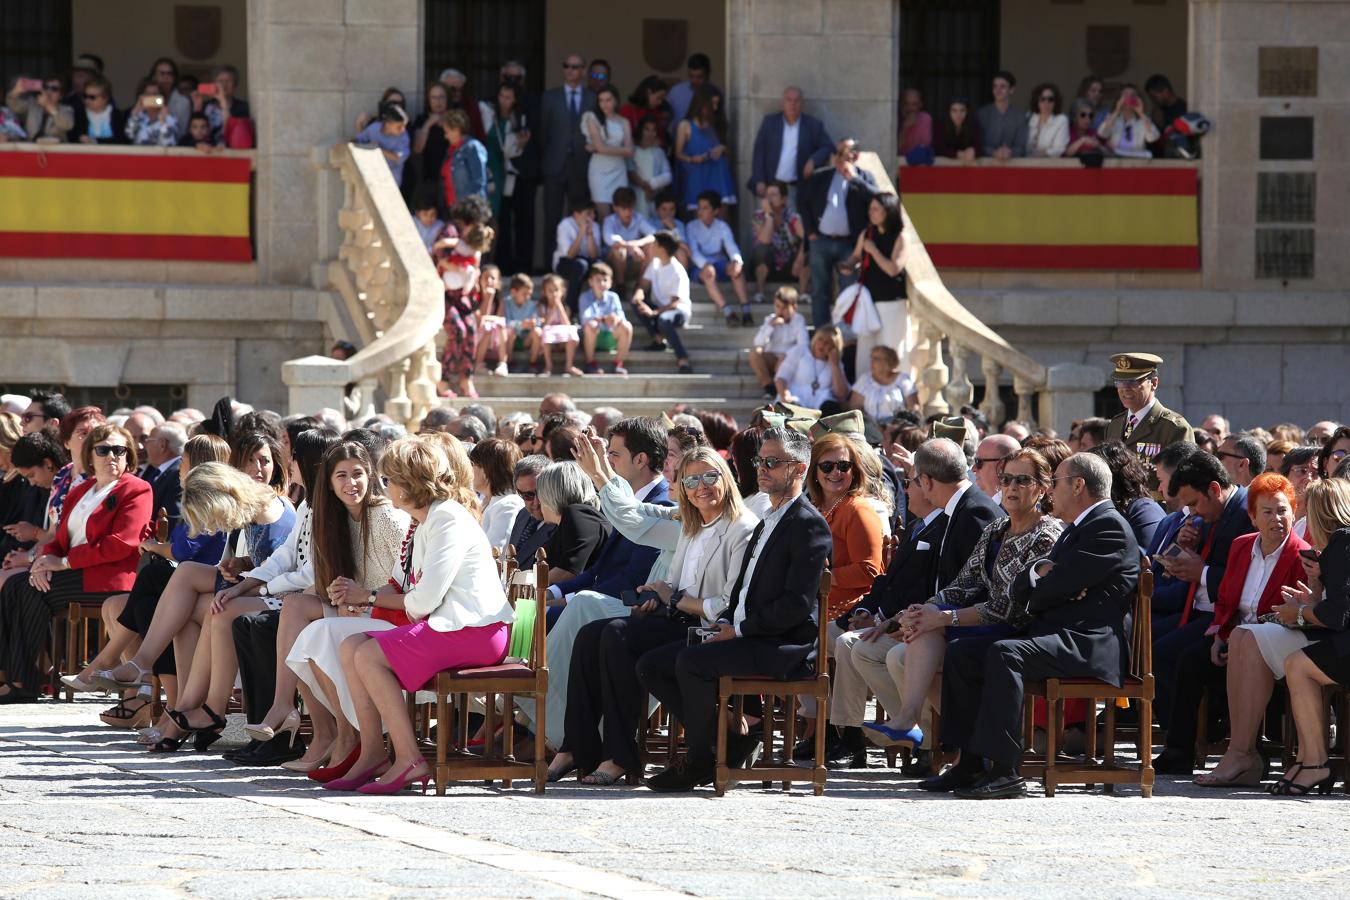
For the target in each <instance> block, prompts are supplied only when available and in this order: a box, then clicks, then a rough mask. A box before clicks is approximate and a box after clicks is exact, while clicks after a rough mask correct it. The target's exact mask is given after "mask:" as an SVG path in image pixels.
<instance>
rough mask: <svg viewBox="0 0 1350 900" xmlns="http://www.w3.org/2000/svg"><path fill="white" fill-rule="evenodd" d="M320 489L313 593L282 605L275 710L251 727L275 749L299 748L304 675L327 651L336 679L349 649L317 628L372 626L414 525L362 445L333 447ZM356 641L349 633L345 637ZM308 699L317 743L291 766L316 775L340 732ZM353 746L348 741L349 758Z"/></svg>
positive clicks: (326, 459)
mask: <svg viewBox="0 0 1350 900" xmlns="http://www.w3.org/2000/svg"><path fill="white" fill-rule="evenodd" d="M316 482H317V483H316V485H315V490H316V496H315V497H314V501H315V502H314V511H313V526H312V528H313V531H312V538H311V544H310V546H311V548H312V558H313V561H312V570H311V571H312V572H313V576H314V577H313V579H312V580H313V587H312V588H309V587H308V586H307V588H306V591H305V592H303V593H301V592H297V593H290V594H287V595H286V596H285V598H284V599H283V601H282V604H281V620H280V624H279V626H278V629H277V672H276V693H275V695H274V697H273V700H272V708H271V709H270V710H269V711H268V712H267V714H266V715H265V716H264V717H263V719H262V721H261V722H259V723H257V724H249V725H245V726H244V730H245V731H246V732H247V733H248V735H249V737H251V738H253V739H254V740H257V741H270V740H272V739H273V738H275V737H276V736H277V735H278V734H280V733H284V732H289V733H290V737H291V745H292V746H294V744H295V740H296V736H297V735H298V733H299V728H300V713H299V712H298V711H297V710H296V709H295V707H294V698H295V691H296V687H297V671H298V669H299V667H300V665H302V664H304V663H308V662H309V661H310V660H311V659H313V658H314V656H315V654H316V653H319V652H320V651H322V650H324V649H326V650H327V652H328V654H329V656H328V657H327V659H328V662H329V665H330V668H331V669H332V670H333V671H336V670H337V668H336V663H337V647H338V644H339V643H341V638H339V639H338V640H336V641H334V640H331V639H326V638H328V636H327V635H325V634H324V632H323V629H322V628H321V627H315V628H311V627H310V626H311V623H314V625H315V626H319V622H318V620H320V619H323V620H324V622H325V623H326V622H328V621H329V620H328V619H326V618H325V617H326V616H333V617H334V618H333V619H332V621H333V622H338V621H340V620H339V619H338V618H336V617H338V616H341V617H356V616H358V614H359V616H360V617H361V618H362V619H363V622H368V621H369V616H370V612H371V607H372V606H373V596H374V594H375V591H376V590H377V589H378V588H380V587H383V586H384V585H385V584H387V583H388V580H389V577H390V575H391V573H393V572H394V571H395V568H396V566H397V563H398V551H399V547H400V546H401V545H402V543H403V539H404V536H405V535H406V534H407V531H408V517H407V516H406V515H405V514H403V513H401V512H399V511H398V510H396V509H394V508H393V507H391V506H390V505H389V502H388V500H386V499H385V497H384V495H383V492H382V491H381V489H380V486H379V481H378V476H377V475H376V473H375V467H374V465H373V464H372V463H371V460H370V454H369V453H367V452H366V450H365V448H363V447H362V446H361V445H360V444H356V443H352V442H347V443H342V444H338V445H336V446H334V447H332V448H331V449H330V450H329V451H328V452H327V453H326V454H325V455H324V458H323V463H322V466H321V471H320V474H319V477H318V479H316ZM310 590H312V591H314V592H315V593H310V592H309V591H310ZM316 593H317V594H318V596H316ZM351 633H352V632H351V631H350V630H348V631H346V632H345V633H343V635H342V637H346V636H347V635H348V634H351ZM303 635H309V636H310V637H309V638H308V639H307V640H306V642H305V643H304V644H302V643H301V640H300V638H301V637H302V636H303ZM293 661H294V662H293ZM300 692H301V694H302V695H303V696H304V699H305V701H306V708H307V709H309V710H310V718H311V721H312V722H313V726H314V738H313V741H312V743H311V744H310V745H309V748H308V751H307V753H306V754H305V756H304V757H301V759H299V760H295V761H293V762H290V763H284V764H283V765H284V766H285V767H286V768H289V769H294V770H295V771H300V772H308V771H310V770H311V769H316V768H318V767H319V766H320V765H322V764H323V763H324V762H325V761H326V760H327V759H328V750H329V749H330V748H331V747H332V745H333V742H334V738H335V730H336V727H337V725H336V723H335V722H334V720H333V717H332V715H330V714H328V712H327V709H326V708H325V707H323V706H316V705H315V702H314V701H315V700H316V697H315V695H314V694H313V693H312V692H310V691H309V689H308V688H307V687H304V686H301V687H300ZM351 745H352V742H351V741H348V744H347V749H348V750H350V748H351Z"/></svg>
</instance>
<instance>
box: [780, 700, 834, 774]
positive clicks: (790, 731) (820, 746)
mask: <svg viewBox="0 0 1350 900" xmlns="http://www.w3.org/2000/svg"><path fill="white" fill-rule="evenodd" d="M796 746H797V699H796V698H795V697H793V696H791V695H784V696H783V759H784V762H783V765H785V766H787V765H791V764H792V762H791V760H792V751H793V749H795V748H796ZM824 752H825V732H824V731H820V732H819V733H817V734H816V753H815V756H814V757H813V759H819V758H822V757H823V755H824ZM813 765H814V762H813ZM791 787H792V782H790V781H785V782H783V790H784V791H785V792H786V791H788V790H790V789H791Z"/></svg>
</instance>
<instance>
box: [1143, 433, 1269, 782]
mask: <svg viewBox="0 0 1350 900" xmlns="http://www.w3.org/2000/svg"><path fill="white" fill-rule="evenodd" d="M1167 493H1168V495H1169V496H1171V497H1175V498H1176V499H1177V501H1178V502H1179V503H1181V504H1183V505H1184V506H1187V507H1189V508H1190V510H1191V512H1192V513H1194V514H1195V515H1198V516H1200V518H1201V519H1203V520H1204V523H1205V530H1206V532H1207V534H1205V535H1204V536H1203V537H1202V536H1201V534H1200V530H1199V529H1198V528H1196V527H1195V526H1193V525H1190V524H1187V525H1184V526H1182V528H1181V530H1180V531H1179V532H1178V533H1177V537H1176V542H1177V544H1179V545H1180V546H1181V547H1183V548H1184V551H1183V552H1182V554H1181V555H1179V556H1175V557H1172V558H1170V559H1169V558H1163V557H1159V560H1158V562H1159V563H1160V564H1161V565H1162V567H1163V568H1164V569H1165V570H1166V571H1167V574H1169V575H1171V576H1172V577H1173V578H1176V579H1178V580H1180V581H1182V582H1185V583H1186V600H1185V605H1184V606H1183V607H1182V610H1181V618H1180V621H1179V622H1178V623H1177V626H1176V628H1175V629H1173V630H1172V631H1170V632H1168V633H1167V634H1164V635H1161V636H1160V637H1158V638H1157V639H1156V640H1155V641H1154V642H1153V675H1154V678H1155V679H1156V684H1157V692H1156V694H1155V697H1154V701H1153V702H1154V706H1153V708H1154V709H1155V710H1157V713H1158V724H1159V725H1161V726H1162V727H1163V728H1167V727H1169V725H1170V724H1171V721H1172V707H1173V698H1174V696H1175V692H1176V685H1177V671H1178V661H1179V660H1180V659H1181V657H1182V655H1183V654H1184V653H1185V652H1186V650H1187V648H1189V647H1190V646H1191V645H1192V644H1195V643H1197V642H1202V643H1205V644H1208V643H1210V639H1209V638H1208V637H1207V636H1206V635H1205V631H1206V630H1207V629H1208V628H1209V626H1210V623H1211V622H1213V621H1214V600H1215V598H1217V597H1218V596H1219V584H1220V582H1222V581H1223V574H1224V572H1225V570H1226V569H1227V568H1228V551H1229V549H1230V548H1231V547H1232V544H1233V539H1234V538H1237V537H1240V536H1241V535H1244V534H1250V533H1251V532H1253V531H1255V530H1256V528H1255V526H1254V525H1252V520H1251V516H1249V515H1248V514H1247V489H1246V488H1245V487H1238V486H1237V485H1235V484H1233V482H1232V481H1230V480H1229V477H1228V471H1227V470H1226V469H1225V468H1224V467H1223V463H1221V462H1219V460H1218V459H1216V458H1215V457H1213V456H1211V455H1209V454H1208V453H1205V452H1204V451H1202V450H1197V451H1196V452H1195V453H1193V454H1191V455H1190V456H1188V457H1187V458H1186V459H1184V460H1182V462H1181V464H1180V465H1178V466H1177V469H1176V471H1175V472H1173V473H1172V477H1171V480H1170V482H1169V484H1168V488H1167ZM1193 763H1194V760H1193V759H1192V758H1191V753H1190V752H1188V751H1182V750H1179V749H1176V748H1171V749H1167V750H1164V751H1163V752H1162V753H1160V754H1158V758H1157V760H1156V761H1155V763H1154V769H1156V770H1157V772H1158V774H1160V775H1190V774H1191V772H1192V771H1193V768H1192V764H1193Z"/></svg>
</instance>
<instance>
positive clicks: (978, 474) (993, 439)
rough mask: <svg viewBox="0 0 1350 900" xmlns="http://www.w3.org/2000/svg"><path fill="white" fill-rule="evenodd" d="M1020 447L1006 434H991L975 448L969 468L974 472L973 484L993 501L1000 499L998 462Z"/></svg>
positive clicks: (1001, 492)
mask: <svg viewBox="0 0 1350 900" xmlns="http://www.w3.org/2000/svg"><path fill="white" fill-rule="evenodd" d="M1020 449H1022V445H1021V444H1019V443H1017V440H1016V439H1015V438H1013V437H1011V436H1009V435H1006V434H991V435H989V437H987V438H985V439H984V440H982V441H980V445H979V447H977V448H975V462H973V463H971V465H970V470H971V471H972V472H974V473H975V486H976V487H978V488H979V489H980V490H982V491H984V492H985V493H986V494H988V495H989V498H990V499H991V500H993V501H994V502H995V503H998V502H1000V501H1001V500H1002V495H1003V491H1002V489H1001V488H1000V487H999V484H998V464H999V463H1001V462H1003V460H1005V459H1007V458H1008V457H1009V456H1011V455H1013V454H1014V453H1016V452H1017V451H1018V450H1020Z"/></svg>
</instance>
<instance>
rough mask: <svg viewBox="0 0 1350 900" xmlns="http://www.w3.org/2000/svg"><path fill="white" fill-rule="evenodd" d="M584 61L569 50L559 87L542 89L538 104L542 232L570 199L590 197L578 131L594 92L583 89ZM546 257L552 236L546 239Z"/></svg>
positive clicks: (555, 221)
mask: <svg viewBox="0 0 1350 900" xmlns="http://www.w3.org/2000/svg"><path fill="white" fill-rule="evenodd" d="M585 76H586V60H584V59H582V58H581V55H580V54H577V53H571V54H569V55H568V56H567V58H566V59H565V60H563V83H562V86H561V87H556V88H553V89H552V90H548V91H545V92H544V96H543V99H542V100H541V101H540V104H539V136H538V140H539V152H540V158H539V170H540V174H541V175H542V176H543V180H544V234H546V235H552V234H553V231H554V229H556V228H557V227H558V223H559V222H560V221H562V217H563V211H564V209H565V208H566V203H567V201H568V200H570V199H574V198H578V197H590V186H589V184H588V183H587V180H586V169H587V167H588V166H589V164H590V154H589V153H587V152H586V139H585V137H584V136H583V135H582V133H581V116H582V114H583V113H586V112H591V111H594V109H595V94H593V93H591V92H590V91H588V90H586V84H585ZM545 255H546V256H548V257H550V258H551V257H552V256H553V239H552V238H551V237H550V238H548V252H547V254H545Z"/></svg>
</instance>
